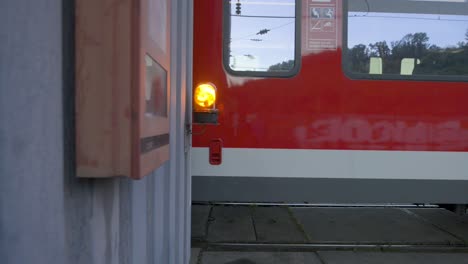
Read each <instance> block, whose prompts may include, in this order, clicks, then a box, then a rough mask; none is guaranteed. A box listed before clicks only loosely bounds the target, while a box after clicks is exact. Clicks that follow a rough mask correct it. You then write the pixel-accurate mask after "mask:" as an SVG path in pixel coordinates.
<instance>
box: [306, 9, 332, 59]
mask: <svg viewBox="0 0 468 264" xmlns="http://www.w3.org/2000/svg"><path fill="white" fill-rule="evenodd" d="M307 12H308V14H307V49H308V50H336V49H337V19H336V12H337V6H336V0H309V2H308V6H307Z"/></svg>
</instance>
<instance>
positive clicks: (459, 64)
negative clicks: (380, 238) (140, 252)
mask: <svg viewBox="0 0 468 264" xmlns="http://www.w3.org/2000/svg"><path fill="white" fill-rule="evenodd" d="M467 81H468V3H467V1H464V0H349V1H346V0H223V1H221V0H198V1H195V25H194V84H195V85H198V84H203V83H212V84H214V85H215V86H216V97H217V98H216V109H217V114H218V115H219V116H218V120H217V121H218V122H217V124H216V125H207V124H197V125H194V127H193V133H194V134H193V137H192V147H193V148H192V173H193V175H194V177H193V200H195V201H206V200H209V201H264V202H272V201H274V202H286V201H287V202H304V201H307V202H317V203H318V202H320V203H322V202H346V203H349V202H421V203H426V202H431V203H468V153H467V152H468V83H467ZM221 142H222V146H221ZM210 146H211V149H210ZM210 150H211V151H210ZM219 151H221V152H220V153H221V155H220V153H219ZM210 159H211V163H210ZM213 160H215V162H213Z"/></svg>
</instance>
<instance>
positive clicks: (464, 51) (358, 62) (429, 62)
mask: <svg viewBox="0 0 468 264" xmlns="http://www.w3.org/2000/svg"><path fill="white" fill-rule="evenodd" d="M465 38H466V40H468V30H467V32H466V34H465ZM371 57H380V58H382V62H383V73H384V74H400V70H401V67H402V66H401V62H402V60H403V59H405V58H413V59H414V60H415V68H414V71H413V74H415V75H417V74H423V75H468V41H467V42H463V41H462V42H460V43H458V44H457V45H454V46H449V47H439V46H437V45H435V44H431V43H430V39H429V37H428V35H427V33H424V32H417V33H410V34H406V35H405V36H404V37H403V38H402V39H401V40H398V41H392V42H391V43H390V46H389V45H388V43H387V42H386V41H379V42H376V43H372V44H369V45H364V44H358V45H355V46H354V47H352V48H350V49H348V50H347V58H346V59H347V62H348V63H349V64H350V67H351V69H350V70H351V71H352V72H355V73H369V67H370V66H369V63H370V58H371Z"/></svg>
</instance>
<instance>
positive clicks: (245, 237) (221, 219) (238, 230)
mask: <svg viewBox="0 0 468 264" xmlns="http://www.w3.org/2000/svg"><path fill="white" fill-rule="evenodd" d="M211 217H212V222H211V223H210V225H209V227H208V238H207V240H208V241H212V242H254V241H255V240H256V235H255V229H254V226H253V221H252V209H251V208H250V207H244V206H216V207H214V208H213V211H212V213H211Z"/></svg>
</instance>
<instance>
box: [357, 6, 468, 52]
mask: <svg viewBox="0 0 468 264" xmlns="http://www.w3.org/2000/svg"><path fill="white" fill-rule="evenodd" d="M348 16H349V18H348V47H350V48H351V47H353V46H355V45H357V44H365V45H368V44H369V43H375V42H377V41H382V40H386V41H387V43H388V44H389V45H390V42H391V41H397V40H400V39H401V38H402V37H403V36H405V35H406V34H408V33H417V32H425V33H427V35H428V36H429V43H431V44H435V45H437V46H439V47H447V46H454V45H456V44H457V43H458V42H460V41H464V39H465V33H466V30H467V29H468V16H451V15H440V16H439V15H427V14H394V13H393V14H392V13H373V12H370V13H367V12H353V13H349V15H348Z"/></svg>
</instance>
